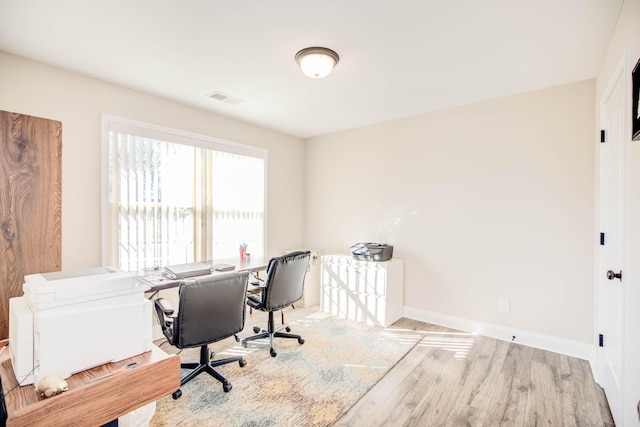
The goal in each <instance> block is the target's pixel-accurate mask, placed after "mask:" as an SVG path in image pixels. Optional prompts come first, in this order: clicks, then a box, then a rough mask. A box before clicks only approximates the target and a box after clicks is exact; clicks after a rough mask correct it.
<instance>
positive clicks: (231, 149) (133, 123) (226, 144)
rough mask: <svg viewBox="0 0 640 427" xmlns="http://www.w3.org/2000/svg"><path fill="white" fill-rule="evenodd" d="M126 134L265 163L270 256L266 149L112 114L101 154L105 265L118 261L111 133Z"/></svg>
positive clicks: (104, 118)
mask: <svg viewBox="0 0 640 427" xmlns="http://www.w3.org/2000/svg"><path fill="white" fill-rule="evenodd" d="M110 131H117V132H125V133H132V134H135V135H138V136H142V137H147V138H152V139H159V140H164V141H170V142H174V143H177V144H183V145H188V146H194V147H199V148H204V149H211V150H216V151H223V152H228V153H233V154H240V155H244V156H251V157H256V158H260V159H263V160H264V177H263V185H264V188H263V194H264V216H263V218H264V220H263V224H262V226H263V230H262V232H263V236H264V247H263V252H264V253H266V249H267V247H268V234H267V230H268V226H267V224H268V204H269V203H268V192H267V188H268V182H267V177H268V175H269V174H268V165H269V162H268V151H267V150H266V149H264V148H260V147H255V146H251V145H247V144H241V143H238V142H234V141H229V140H225V139H221V138H215V137H211V136H207V135H202V134H197V133H194V132H189V131H185V130H180V129H175V128H169V127H165V126H159V125H155V124H151V123H146V122H141V121H137V120H131V119H126V118H122V117H117V116H112V115H108V114H103V115H102V144H101V152H100V164H101V183H100V185H101V196H100V199H101V200H100V202H101V220H100V222H101V237H102V245H101V260H102V265H103V266H109V265H112V264H113V265H115V263H116V262H115V260H111V259H109V256H110V253H111V251H110V248H111V245H112V243H113V242H112V241H111V237H112V233H111V230H110V213H109V212H110V207H109V132H110Z"/></svg>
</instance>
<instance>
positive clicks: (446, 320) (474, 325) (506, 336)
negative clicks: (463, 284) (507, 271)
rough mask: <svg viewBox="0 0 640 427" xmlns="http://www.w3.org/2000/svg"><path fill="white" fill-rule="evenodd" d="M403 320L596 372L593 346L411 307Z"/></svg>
mask: <svg viewBox="0 0 640 427" xmlns="http://www.w3.org/2000/svg"><path fill="white" fill-rule="evenodd" d="M404 317H406V318H408V319H413V320H419V321H421V322H426V323H433V324H435V325H440V326H445V327H447V328H452V329H457V330H460V331H463V332H471V333H477V334H478V335H482V336H486V337H490V338H495V339H499V340H503V341H513V342H516V343H518V344H522V345H526V346H529V347H534V348H539V349H541V350H547V351H553V352H555V353H560V354H565V355H567V356H572V357H576V358H578V359H584V360H587V361H588V362H589V363H590V365H591V367H592V371H593V372H594V374H595V373H596V372H597V371H596V370H594V367H595V366H597V365H596V360H595V349H594V346H593V345H589V344H586V343H581V342H578V341H572V340H567V339H564V338H558V337H554V336H550V335H544V334H539V333H535V332H529V331H525V330H522V329H514V328H509V327H506V326H502V325H495V324H491V323H484V322H478V321H475V320H469V319H465V318H462V317H457V316H452V315H449V314H443V313H438V312H435V311H429V310H423V309H419V308H415V307H408V306H405V307H404ZM514 337H515V338H514Z"/></svg>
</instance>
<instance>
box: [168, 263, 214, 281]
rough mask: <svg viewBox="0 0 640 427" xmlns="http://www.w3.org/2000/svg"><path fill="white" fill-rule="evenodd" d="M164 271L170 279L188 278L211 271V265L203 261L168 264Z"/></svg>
mask: <svg viewBox="0 0 640 427" xmlns="http://www.w3.org/2000/svg"><path fill="white" fill-rule="evenodd" d="M164 272H165V274H166V275H167V277H168V278H170V279H186V278H188V277H194V276H202V275H203V274H209V273H211V267H209V266H208V265H206V264H203V263H201V262H191V263H188V264H177V265H168V266H166V267H165V268H164Z"/></svg>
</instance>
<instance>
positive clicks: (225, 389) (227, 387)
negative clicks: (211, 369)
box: [222, 383, 233, 393]
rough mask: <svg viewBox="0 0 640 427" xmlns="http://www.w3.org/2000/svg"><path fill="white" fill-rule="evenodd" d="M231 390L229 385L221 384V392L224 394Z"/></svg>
mask: <svg viewBox="0 0 640 427" xmlns="http://www.w3.org/2000/svg"><path fill="white" fill-rule="evenodd" d="M232 388H233V386H232V385H231V383H224V384H222V390H224V392H225V393H229V390H231V389H232Z"/></svg>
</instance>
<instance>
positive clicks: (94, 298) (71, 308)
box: [9, 267, 152, 385]
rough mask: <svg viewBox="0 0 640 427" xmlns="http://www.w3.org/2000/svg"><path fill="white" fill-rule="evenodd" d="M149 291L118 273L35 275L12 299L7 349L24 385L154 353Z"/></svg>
mask: <svg viewBox="0 0 640 427" xmlns="http://www.w3.org/2000/svg"><path fill="white" fill-rule="evenodd" d="M146 290H147V288H146V287H145V286H144V285H141V284H139V283H137V281H136V280H135V276H133V275H132V274H130V273H125V272H123V271H121V270H119V269H115V268H110V267H100V268H93V269H88V270H78V271H69V272H54V273H43V274H32V275H27V276H25V283H24V285H23V291H24V296H22V297H17V298H11V299H10V300H9V350H10V352H11V363H12V365H13V370H14V373H15V375H16V379H17V380H18V383H19V384H20V385H26V384H33V383H37V381H38V380H39V379H40V378H42V377H43V376H45V375H47V374H50V373H56V374H58V375H60V376H61V377H62V378H68V377H70V376H71V375H72V374H74V373H76V372H80V371H84V370H86V369H89V368H92V367H94V366H98V365H102V364H105V363H109V362H116V361H118V360H122V359H126V358H128V357H132V356H135V355H137V354H140V353H144V352H146V351H149V350H151V346H152V337H151V302H150V301H148V300H147V299H145V297H144V292H145V291H146Z"/></svg>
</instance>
